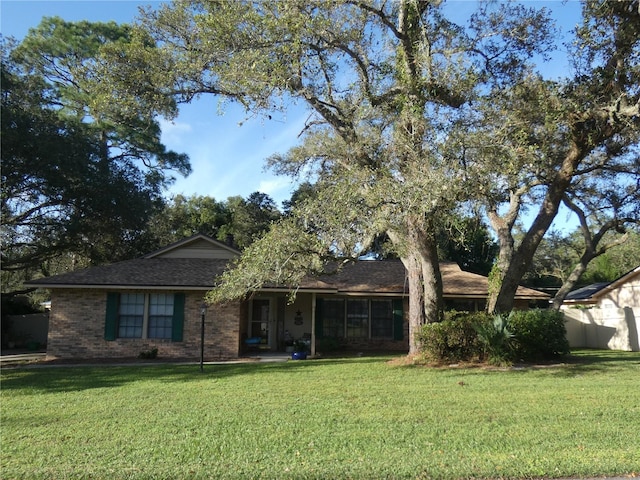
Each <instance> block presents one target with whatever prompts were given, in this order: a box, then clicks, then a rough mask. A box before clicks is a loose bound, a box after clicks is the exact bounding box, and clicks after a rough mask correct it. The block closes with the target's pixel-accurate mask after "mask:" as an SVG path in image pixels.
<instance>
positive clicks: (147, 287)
mask: <svg viewBox="0 0 640 480" xmlns="http://www.w3.org/2000/svg"><path fill="white" fill-rule="evenodd" d="M24 286H25V287H36V288H47V289H55V290H61V289H72V290H172V291H181V290H202V291H209V290H211V289H212V288H213V286H211V287H203V286H199V285H198V286H196V285H117V284H110V285H86V284H83V285H78V284H72V285H65V284H59V283H58V284H56V283H51V284H28V283H25V284H24Z"/></svg>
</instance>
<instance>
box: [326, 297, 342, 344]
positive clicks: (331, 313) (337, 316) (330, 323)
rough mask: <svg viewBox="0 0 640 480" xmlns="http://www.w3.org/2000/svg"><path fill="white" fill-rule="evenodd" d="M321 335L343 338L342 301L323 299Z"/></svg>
mask: <svg viewBox="0 0 640 480" xmlns="http://www.w3.org/2000/svg"><path fill="white" fill-rule="evenodd" d="M322 335H323V336H325V337H332V338H342V337H344V300H340V299H325V300H324V302H323V316H322Z"/></svg>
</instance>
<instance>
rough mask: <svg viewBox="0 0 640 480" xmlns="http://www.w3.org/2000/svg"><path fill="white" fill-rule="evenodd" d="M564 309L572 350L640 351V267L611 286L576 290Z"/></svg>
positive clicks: (597, 285)
mask: <svg viewBox="0 0 640 480" xmlns="http://www.w3.org/2000/svg"><path fill="white" fill-rule="evenodd" d="M561 309H562V311H563V312H564V315H565V318H566V320H567V340H569V345H570V346H571V347H588V348H609V349H611V350H630V351H634V352H638V351H640V333H639V330H640V266H638V267H636V268H634V269H633V270H631V271H630V272H628V273H626V274H624V275H623V276H621V277H620V278H618V279H617V280H615V281H613V282H611V283H594V284H593V285H588V286H586V287H583V288H579V289H578V290H574V291H573V292H571V293H569V295H567V298H566V299H565V301H564V303H563V304H562V307H561Z"/></svg>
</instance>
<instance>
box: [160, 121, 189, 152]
mask: <svg viewBox="0 0 640 480" xmlns="http://www.w3.org/2000/svg"><path fill="white" fill-rule="evenodd" d="M159 123H160V129H161V130H162V143H164V144H165V145H167V146H168V147H169V148H171V149H174V150H177V148H178V147H179V146H181V145H184V143H185V142H183V139H184V136H185V135H188V134H190V133H191V132H192V131H193V128H191V125H190V124H188V123H184V122H172V121H169V120H165V119H161V120H160V121H159Z"/></svg>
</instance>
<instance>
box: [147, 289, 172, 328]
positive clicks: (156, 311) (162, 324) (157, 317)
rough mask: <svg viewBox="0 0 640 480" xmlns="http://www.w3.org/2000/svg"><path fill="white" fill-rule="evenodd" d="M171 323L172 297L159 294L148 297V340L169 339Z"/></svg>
mask: <svg viewBox="0 0 640 480" xmlns="http://www.w3.org/2000/svg"><path fill="white" fill-rule="evenodd" d="M172 321H173V295H171V294H166V293H160V294H153V293H152V294H151V295H149V329H148V333H147V337H148V338H171V325H172Z"/></svg>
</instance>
